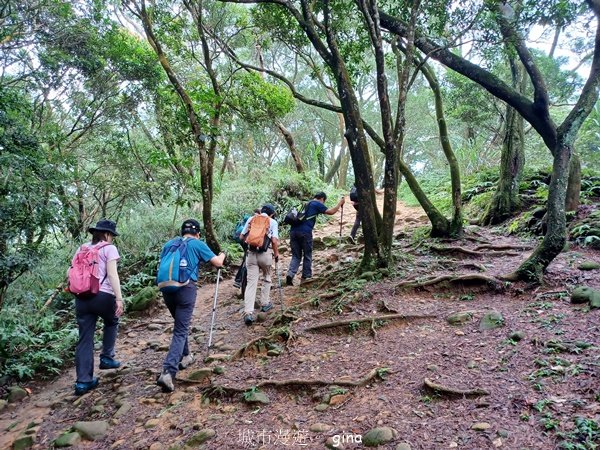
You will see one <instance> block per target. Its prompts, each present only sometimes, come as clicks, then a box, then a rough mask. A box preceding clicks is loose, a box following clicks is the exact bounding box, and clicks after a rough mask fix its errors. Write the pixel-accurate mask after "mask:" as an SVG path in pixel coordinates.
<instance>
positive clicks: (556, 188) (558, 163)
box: [507, 136, 573, 282]
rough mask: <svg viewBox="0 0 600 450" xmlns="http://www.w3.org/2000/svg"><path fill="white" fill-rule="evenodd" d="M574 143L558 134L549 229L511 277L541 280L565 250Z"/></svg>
mask: <svg viewBox="0 0 600 450" xmlns="http://www.w3.org/2000/svg"><path fill="white" fill-rule="evenodd" d="M572 145H573V143H572V142H568V141H566V139H565V137H564V136H559V139H558V145H557V148H556V151H555V153H554V163H553V165H552V180H551V181H550V187H549V189H548V213H547V217H548V229H547V231H546V235H545V236H544V239H543V240H542V243H541V244H540V245H538V247H537V248H536V249H535V250H534V252H533V253H532V254H531V256H530V257H529V258H527V259H526V260H525V261H524V262H523V263H522V264H521V265H520V266H519V268H518V269H517V270H516V271H515V272H514V273H513V274H510V275H508V276H507V278H508V279H521V280H530V281H537V282H541V280H542V277H543V273H544V271H545V270H546V268H547V267H548V265H549V264H550V262H552V260H553V259H554V258H556V256H558V255H559V254H560V252H562V250H563V248H564V246H565V243H566V241H567V233H566V223H567V221H566V215H565V198H566V192H567V184H568V179H569V164H570V161H571V154H572V152H573V147H572Z"/></svg>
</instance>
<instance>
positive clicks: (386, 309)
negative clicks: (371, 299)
mask: <svg viewBox="0 0 600 450" xmlns="http://www.w3.org/2000/svg"><path fill="white" fill-rule="evenodd" d="M380 304H381V309H382V310H383V311H384V312H390V313H396V314H399V313H400V311H398V310H397V309H396V308H393V307H391V306H390V305H388V304H387V302H386V301H385V299H383V300H381V303H380Z"/></svg>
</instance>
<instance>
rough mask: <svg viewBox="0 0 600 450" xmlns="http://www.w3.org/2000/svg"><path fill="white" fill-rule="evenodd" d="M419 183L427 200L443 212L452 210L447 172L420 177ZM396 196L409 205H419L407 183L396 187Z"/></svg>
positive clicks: (446, 212) (447, 212)
mask: <svg viewBox="0 0 600 450" xmlns="http://www.w3.org/2000/svg"><path fill="white" fill-rule="evenodd" d="M419 184H420V185H421V188H422V189H423V191H425V193H426V194H427V196H428V198H429V200H430V201H431V202H433V203H434V205H435V206H436V207H438V208H439V209H440V211H442V212H443V213H445V214H449V213H450V212H451V211H452V196H451V194H450V192H451V185H450V175H449V174H448V173H432V174H429V175H427V176H423V177H420V179H419ZM398 198H399V199H400V200H402V201H403V202H405V203H406V204H407V205H409V206H419V202H418V201H417V199H416V198H415V196H414V195H413V194H412V192H411V190H410V188H409V186H408V183H406V182H403V183H402V184H401V185H400V187H399V189H398Z"/></svg>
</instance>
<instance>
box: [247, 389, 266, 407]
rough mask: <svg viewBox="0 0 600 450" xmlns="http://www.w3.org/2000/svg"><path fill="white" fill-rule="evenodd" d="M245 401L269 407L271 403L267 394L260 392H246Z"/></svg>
mask: <svg viewBox="0 0 600 450" xmlns="http://www.w3.org/2000/svg"><path fill="white" fill-rule="evenodd" d="M244 401H245V402H246V403H262V404H263V405H268V404H269V403H270V400H269V397H267V394H265V393H264V392H260V391H253V392H246V393H245V394H244Z"/></svg>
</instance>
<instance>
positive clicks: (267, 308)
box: [260, 303, 273, 312]
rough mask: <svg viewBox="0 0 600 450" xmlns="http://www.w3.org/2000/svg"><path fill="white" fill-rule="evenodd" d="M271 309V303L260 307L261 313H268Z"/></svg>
mask: <svg viewBox="0 0 600 450" xmlns="http://www.w3.org/2000/svg"><path fill="white" fill-rule="evenodd" d="M272 309H273V303H269V304H268V305H263V306H261V307H260V310H261V312H268V311H271V310H272Z"/></svg>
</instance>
